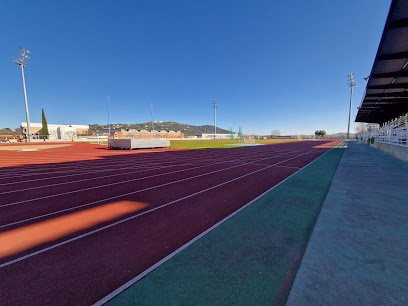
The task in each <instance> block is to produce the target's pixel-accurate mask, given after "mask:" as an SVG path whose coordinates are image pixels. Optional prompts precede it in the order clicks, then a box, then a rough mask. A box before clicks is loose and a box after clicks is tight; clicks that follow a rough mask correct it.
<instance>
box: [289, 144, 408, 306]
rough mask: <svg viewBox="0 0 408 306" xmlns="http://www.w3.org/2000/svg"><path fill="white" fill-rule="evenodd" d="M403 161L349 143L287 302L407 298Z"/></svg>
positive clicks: (406, 301) (406, 171)
mask: <svg viewBox="0 0 408 306" xmlns="http://www.w3.org/2000/svg"><path fill="white" fill-rule="evenodd" d="M407 186H408V163H406V162H402V161H399V160H397V159H395V158H393V157H391V156H388V155H386V154H384V153H382V152H381V151H378V150H375V149H373V148H370V147H368V146H366V145H358V144H351V145H350V146H349V148H348V149H347V150H346V151H345V153H344V155H343V158H342V160H341V162H340V164H339V167H338V169H337V172H336V175H335V177H334V179H333V182H332V187H331V189H330V191H329V193H328V195H327V198H326V201H325V203H324V205H323V208H322V211H321V214H320V217H319V219H318V221H317V223H316V227H315V229H314V232H313V234H312V237H311V240H310V243H309V245H308V246H307V250H306V253H305V256H304V258H303V262H302V264H301V266H300V269H299V271H298V274H297V277H296V280H295V283H294V285H293V288H292V291H291V293H290V296H289V299H288V303H287V305H290V306H292V305H408V265H407V263H408V222H407V220H408V188H407Z"/></svg>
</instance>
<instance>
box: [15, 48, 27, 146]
mask: <svg viewBox="0 0 408 306" xmlns="http://www.w3.org/2000/svg"><path fill="white" fill-rule="evenodd" d="M28 54H30V51H29V50H27V49H25V48H22V47H20V58H19V59H18V60H16V61H14V62H15V63H16V64H17V65H19V66H20V67H21V78H22V81H23V92H24V104H25V111H26V121H27V141H28V142H31V132H30V112H29V111H28V101H27V91H26V85H25V77H24V66H25V65H27V60H28V59H29V58H30V57H29V56H28Z"/></svg>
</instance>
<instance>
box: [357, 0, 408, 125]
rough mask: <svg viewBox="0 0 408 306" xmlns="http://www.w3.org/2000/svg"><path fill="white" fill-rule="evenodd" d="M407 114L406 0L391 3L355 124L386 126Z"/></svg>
mask: <svg viewBox="0 0 408 306" xmlns="http://www.w3.org/2000/svg"><path fill="white" fill-rule="evenodd" d="M407 112H408V0H392V2H391V6H390V10H389V12H388V17H387V21H386V22H385V26H384V31H383V34H382V37H381V41H380V45H379V46H378V50H377V55H376V57H375V60H374V64H373V68H372V69H371V73H370V75H369V79H368V83H367V87H366V91H365V95H364V98H363V100H362V102H361V105H360V107H359V108H358V113H357V116H356V122H370V123H379V124H382V123H385V122H387V121H389V120H391V119H394V118H396V117H398V116H401V115H404V114H405V113H407Z"/></svg>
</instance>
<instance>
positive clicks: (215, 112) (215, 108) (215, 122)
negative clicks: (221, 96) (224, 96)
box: [212, 100, 218, 139]
mask: <svg viewBox="0 0 408 306" xmlns="http://www.w3.org/2000/svg"><path fill="white" fill-rule="evenodd" d="M212 107H213V109H214V139H216V138H217V107H218V105H217V102H216V101H215V100H214V101H213V102H212Z"/></svg>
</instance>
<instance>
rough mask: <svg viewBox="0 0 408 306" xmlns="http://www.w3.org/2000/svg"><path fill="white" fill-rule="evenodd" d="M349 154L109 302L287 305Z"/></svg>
mask: <svg viewBox="0 0 408 306" xmlns="http://www.w3.org/2000/svg"><path fill="white" fill-rule="evenodd" d="M343 151H344V148H336V149H333V150H331V151H330V152H328V153H327V154H325V155H324V156H322V157H321V158H319V159H318V160H316V161H315V162H313V163H312V164H310V165H309V166H307V167H306V168H304V169H303V170H301V171H299V172H298V173H296V174H295V175H294V176H292V177H291V178H289V179H288V180H287V181H285V182H284V183H283V184H281V185H279V186H278V187H276V188H275V189H273V190H272V191H270V192H269V193H267V194H266V195H264V196H263V197H261V198H259V199H258V200H257V201H255V202H254V203H252V205H250V206H249V207H247V208H246V209H244V210H242V211H241V212H240V213H238V214H237V215H235V216H234V217H233V218H231V219H229V220H227V221H226V222H225V223H223V224H221V225H220V226H219V227H217V228H216V229H214V230H213V231H211V232H210V233H209V234H208V235H206V236H204V237H203V238H201V239H200V240H198V241H196V242H195V243H193V244H192V245H191V246H190V247H188V248H187V249H185V250H183V251H182V252H180V253H178V254H177V255H176V256H174V257H173V258H171V259H170V260H169V261H167V262H166V263H164V264H163V265H161V266H160V267H159V268H157V269H156V270H154V271H153V272H152V273H150V274H148V275H147V276H146V277H145V278H143V279H141V280H140V281H139V282H137V283H135V284H134V285H133V286H132V287H130V288H129V289H127V290H126V291H124V292H123V293H121V294H120V295H118V296H117V297H116V298H114V299H113V300H111V301H110V302H109V304H111V305H192V304H193V305H271V304H275V305H279V304H284V303H285V300H286V297H287V294H288V293H289V290H290V287H291V285H292V282H293V279H294V277H295V273H296V270H297V268H298V265H299V263H300V260H301V258H302V256H303V253H304V250H305V247H306V245H307V241H308V239H309V236H310V234H311V231H312V229H313V226H314V224H315V221H316V218H317V216H318V213H319V211H320V207H321V205H322V203H323V201H324V199H325V196H326V193H327V191H328V189H329V187H330V183H331V180H332V178H333V175H334V173H335V171H336V168H337V165H338V163H339V161H340V159H341V156H342V154H343ZM135 260H137V258H135Z"/></svg>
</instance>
